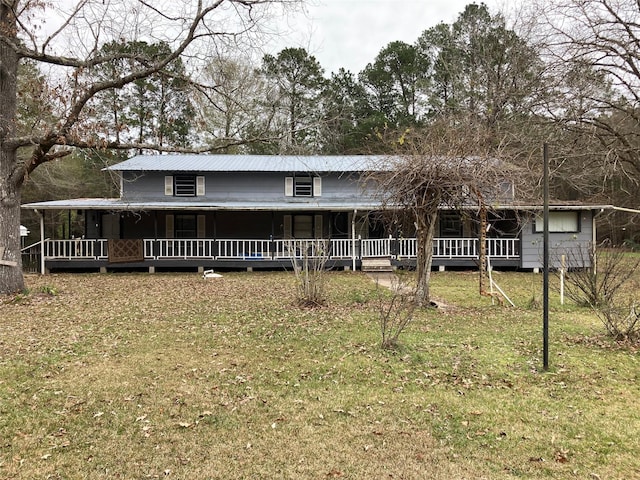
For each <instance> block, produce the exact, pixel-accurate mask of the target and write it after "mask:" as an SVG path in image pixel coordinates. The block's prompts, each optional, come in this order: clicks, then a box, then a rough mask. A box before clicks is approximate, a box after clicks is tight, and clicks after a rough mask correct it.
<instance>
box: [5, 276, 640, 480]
mask: <svg viewBox="0 0 640 480" xmlns="http://www.w3.org/2000/svg"><path fill="white" fill-rule="evenodd" d="M475 278H476V277H475V276H474V275H471V274H465V273H451V272H445V273H435V274H434V276H433V279H434V280H433V282H434V283H433V291H434V294H435V295H436V296H437V297H440V298H443V299H444V300H445V301H446V302H447V304H448V305H450V306H451V308H447V309H445V310H444V312H437V311H422V312H419V313H418V315H417V317H416V320H415V322H413V323H412V324H411V325H410V326H409V328H408V330H407V332H406V334H405V336H403V337H401V344H402V345H401V347H400V348H399V349H398V350H397V351H395V352H385V351H383V350H381V349H380V348H379V340H380V339H379V327H378V325H377V317H376V304H375V298H376V292H375V284H374V283H373V282H371V281H370V280H369V279H368V278H367V277H365V276H363V275H360V274H354V273H350V274H349V273H332V274H330V275H329V276H328V280H329V282H328V284H327V297H328V302H327V306H325V307H322V308H313V309H309V308H300V307H298V306H296V296H295V293H296V292H295V284H294V279H293V276H292V275H291V274H286V273H252V274H247V273H234V274H228V275H225V276H224V278H222V279H210V280H203V279H202V278H201V277H200V276H198V275H196V274H182V275H180V274H166V275H160V274H156V275H146V274H140V275H136V274H126V275H125V274H122V275H98V274H95V275H77V274H76V275H51V276H45V277H39V276H29V277H27V284H28V286H29V288H30V292H31V293H28V294H24V295H22V296H21V297H20V298H4V299H2V303H1V304H0V418H2V422H1V423H0V439H2V440H1V441H0V442H1V443H0V477H1V478H16V479H31V478H87V479H106V478H141V479H143V478H202V479H209V478H210V479H223V478H352V479H359V478H404V479H414V478H415V479H419V478H436V479H438V478H442V479H455V478H491V479H496V478H497V479H500V478H505V479H507V478H568V477H575V478H589V476H592V478H596V477H595V476H599V477H600V478H603V479H604V478H632V477H633V476H640V464H639V461H638V459H637V455H636V452H637V451H640V444H639V440H638V438H639V436H638V433H639V432H640V417H639V415H638V413H637V409H636V408H634V407H635V403H636V401H637V400H636V399H637V398H638V394H640V391H639V387H638V385H639V382H638V380H639V378H638V376H639V375H640V374H639V373H638V372H640V368H638V367H639V365H638V356H637V352H636V351H634V350H632V349H629V348H621V347H619V346H618V347H616V348H609V346H611V347H613V346H615V344H613V343H611V342H607V340H606V339H602V338H601V337H600V340H599V341H598V342H597V343H595V344H594V343H593V342H587V341H582V340H577V339H589V338H598V337H597V335H598V334H599V329H598V323H597V320H596V319H595V317H593V315H592V314H591V313H590V312H589V311H588V310H585V309H580V308H577V307H575V306H565V307H560V306H559V304H557V303H555V302H554V316H553V323H552V352H553V353H552V366H553V372H551V373H549V374H541V373H539V363H540V360H539V359H540V348H541V345H540V343H541V341H540V338H539V337H540V332H539V330H540V325H541V319H540V318H539V317H540V314H539V312H537V311H535V310H530V309H528V308H525V307H524V305H526V303H527V297H528V296H529V295H530V291H531V287H530V284H531V279H532V278H534V279H535V278H539V277H534V276H532V275H531V274H501V278H503V279H504V283H505V284H508V285H509V287H510V288H511V289H512V292H507V293H509V294H510V295H511V293H513V298H514V300H516V303H517V304H518V305H522V307H518V308H516V309H508V308H501V307H498V306H492V305H491V303H490V300H489V299H486V298H480V297H476V296H475V292H476V288H475V286H476V284H475ZM603 346H604V347H606V348H603ZM594 475H595V476H594Z"/></svg>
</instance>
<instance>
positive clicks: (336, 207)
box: [22, 198, 380, 211]
mask: <svg viewBox="0 0 640 480" xmlns="http://www.w3.org/2000/svg"><path fill="white" fill-rule="evenodd" d="M22 208H24V209H32V210H116V211H143V210H198V211H202V210H233V211H238V210H248V211H259V210H262V211H274V210H275V211H278V210H280V211H289V210H313V211H318V210H327V211H352V210H376V209H379V208H380V204H379V203H377V202H374V201H371V200H369V201H366V200H362V199H343V200H328V199H327V200H300V199H297V200H290V201H282V202H259V201H251V202H247V201H219V202H215V201H211V200H209V201H193V200H192V201H170V202H168V201H153V202H149V201H146V202H135V201H131V202H129V201H125V200H122V199H119V198H76V199H70V200H51V201H48V202H35V203H25V204H23V205H22Z"/></svg>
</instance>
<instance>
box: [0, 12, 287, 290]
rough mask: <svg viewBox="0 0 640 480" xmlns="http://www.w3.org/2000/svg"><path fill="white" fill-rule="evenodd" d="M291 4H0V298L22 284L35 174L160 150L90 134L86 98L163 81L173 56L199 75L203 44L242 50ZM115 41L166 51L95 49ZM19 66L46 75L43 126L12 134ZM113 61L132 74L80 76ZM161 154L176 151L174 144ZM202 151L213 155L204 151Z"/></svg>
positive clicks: (89, 101) (88, 100)
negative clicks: (71, 158)
mask: <svg viewBox="0 0 640 480" xmlns="http://www.w3.org/2000/svg"><path fill="white" fill-rule="evenodd" d="M298 1H299V0H188V1H182V2H175V1H173V0H157V1H156V0H154V1H153V2H151V1H148V0H75V1H69V2H49V1H46V0H1V1H0V247H3V251H4V258H2V259H0V261H1V262H3V263H0V293H9V292H15V291H19V290H21V289H22V288H23V286H24V280H23V277H22V270H21V268H20V240H19V219H20V200H21V189H22V186H23V184H24V182H25V181H26V179H27V178H28V177H29V175H30V174H31V172H33V170H34V169H36V168H37V167H38V166H39V165H42V164H44V163H46V162H49V161H52V160H55V159H60V158H63V157H66V156H67V155H69V154H70V153H71V152H72V150H73V149H74V148H88V147H92V148H93V147H99V148H126V149H137V150H149V149H160V146H159V145H147V144H137V143H127V144H123V143H119V142H117V141H115V140H114V139H113V138H108V137H103V136H100V135H99V134H98V132H96V131H92V130H91V129H89V128H87V127H86V125H87V123H88V122H87V121H86V120H87V119H89V118H90V117H91V105H92V99H93V98H95V97H96V96H97V95H99V94H100V93H101V92H106V91H108V90H111V89H119V88H123V87H125V86H127V85H129V84H132V83H134V82H136V81H138V80H141V79H144V78H147V77H149V76H151V75H155V74H159V73H164V71H165V68H166V67H167V66H169V65H170V64H171V63H172V62H174V61H175V60H176V59H178V58H182V59H183V61H184V62H185V64H186V65H187V66H188V68H190V69H192V70H193V69H197V68H198V66H199V65H200V60H201V57H202V56H203V55H204V53H205V52H207V51H211V46H210V45H209V46H205V44H207V43H212V42H213V43H222V42H226V43H227V44H233V45H234V46H235V47H236V48H239V49H243V48H249V47H250V45H251V44H252V43H253V42H255V41H256V38H257V35H259V32H260V25H261V23H262V22H263V21H264V20H265V19H267V18H268V15H269V14H270V12H271V11H272V9H273V8H278V9H280V8H281V7H284V6H287V5H289V4H295V3H297V2H298ZM45 20H46V22H45ZM114 41H116V42H122V43H123V45H124V44H126V43H127V42H132V41H149V42H166V43H167V44H168V45H169V46H170V50H169V51H168V52H167V53H166V54H163V55H160V56H156V57H154V58H143V57H142V55H141V54H140V53H139V52H131V51H127V50H126V49H123V50H122V51H118V50H115V51H110V53H109V54H105V53H104V51H103V50H102V48H101V47H102V46H103V45H105V44H106V43H108V42H114ZM26 61H32V62H33V64H34V65H35V68H37V69H38V70H39V71H40V72H42V73H43V74H46V75H47V76H48V82H47V85H48V87H47V88H48V90H47V92H46V93H47V95H46V97H47V99H48V104H49V108H48V111H47V117H46V118H44V117H43V118H40V119H34V120H33V121H32V122H31V128H30V129H29V131H27V132H22V131H18V129H17V126H16V124H17V122H16V120H17V111H18V104H19V97H20V94H21V92H20V91H19V90H18V67H19V65H20V64H21V63H23V62H26ZM116 62H121V63H123V64H125V65H128V66H129V68H128V69H126V70H125V71H123V72H121V73H119V74H118V75H116V76H114V77H113V78H102V79H96V78H95V77H94V78H93V80H92V79H91V78H92V77H91V76H89V75H87V74H86V73H87V72H88V71H90V70H92V69H97V68H99V67H100V66H102V65H108V64H111V63H116ZM218 147H220V146H219V145H218ZM163 148H164V149H165V150H173V151H179V149H176V148H172V147H171V146H164V147H163ZM199 148H200V150H202V151H210V150H211V146H208V145H201V146H200V147H199ZM220 148H221V147H220ZM188 150H189V151H193V150H194V149H192V148H190V149H188ZM183 151H184V149H183ZM19 152H21V154H20V155H19V154H18V153H19Z"/></svg>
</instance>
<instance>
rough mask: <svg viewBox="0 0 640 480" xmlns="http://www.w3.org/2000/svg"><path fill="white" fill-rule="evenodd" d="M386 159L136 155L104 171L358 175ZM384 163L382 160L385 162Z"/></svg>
mask: <svg viewBox="0 0 640 480" xmlns="http://www.w3.org/2000/svg"><path fill="white" fill-rule="evenodd" d="M389 158H390V157H384V156H365V155H351V156H345V155H334V156H326V155H321V156H302V155H185V154H171V155H137V156H135V157H132V158H130V159H128V160H125V161H124V162H120V163H117V164H115V165H112V166H110V167H107V168H106V169H105V170H112V171H147V172H148V171H156V172H162V171H172V172H362V171H372V170H374V171H375V170H380V169H382V168H383V165H384V164H385V163H386V164H387V165H388V160H389ZM385 160H386V161H385Z"/></svg>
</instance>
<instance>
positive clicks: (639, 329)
mask: <svg viewBox="0 0 640 480" xmlns="http://www.w3.org/2000/svg"><path fill="white" fill-rule="evenodd" d="M594 311H595V313H596V315H597V316H598V318H599V319H600V321H602V323H603V324H604V326H605V328H606V329H607V332H608V333H609V335H611V336H612V337H613V338H614V339H615V340H618V341H628V342H638V341H640V306H639V305H638V304H637V303H636V302H632V303H631V304H627V305H626V306H624V307H615V306H613V305H611V306H606V307H601V308H595V309H594Z"/></svg>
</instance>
